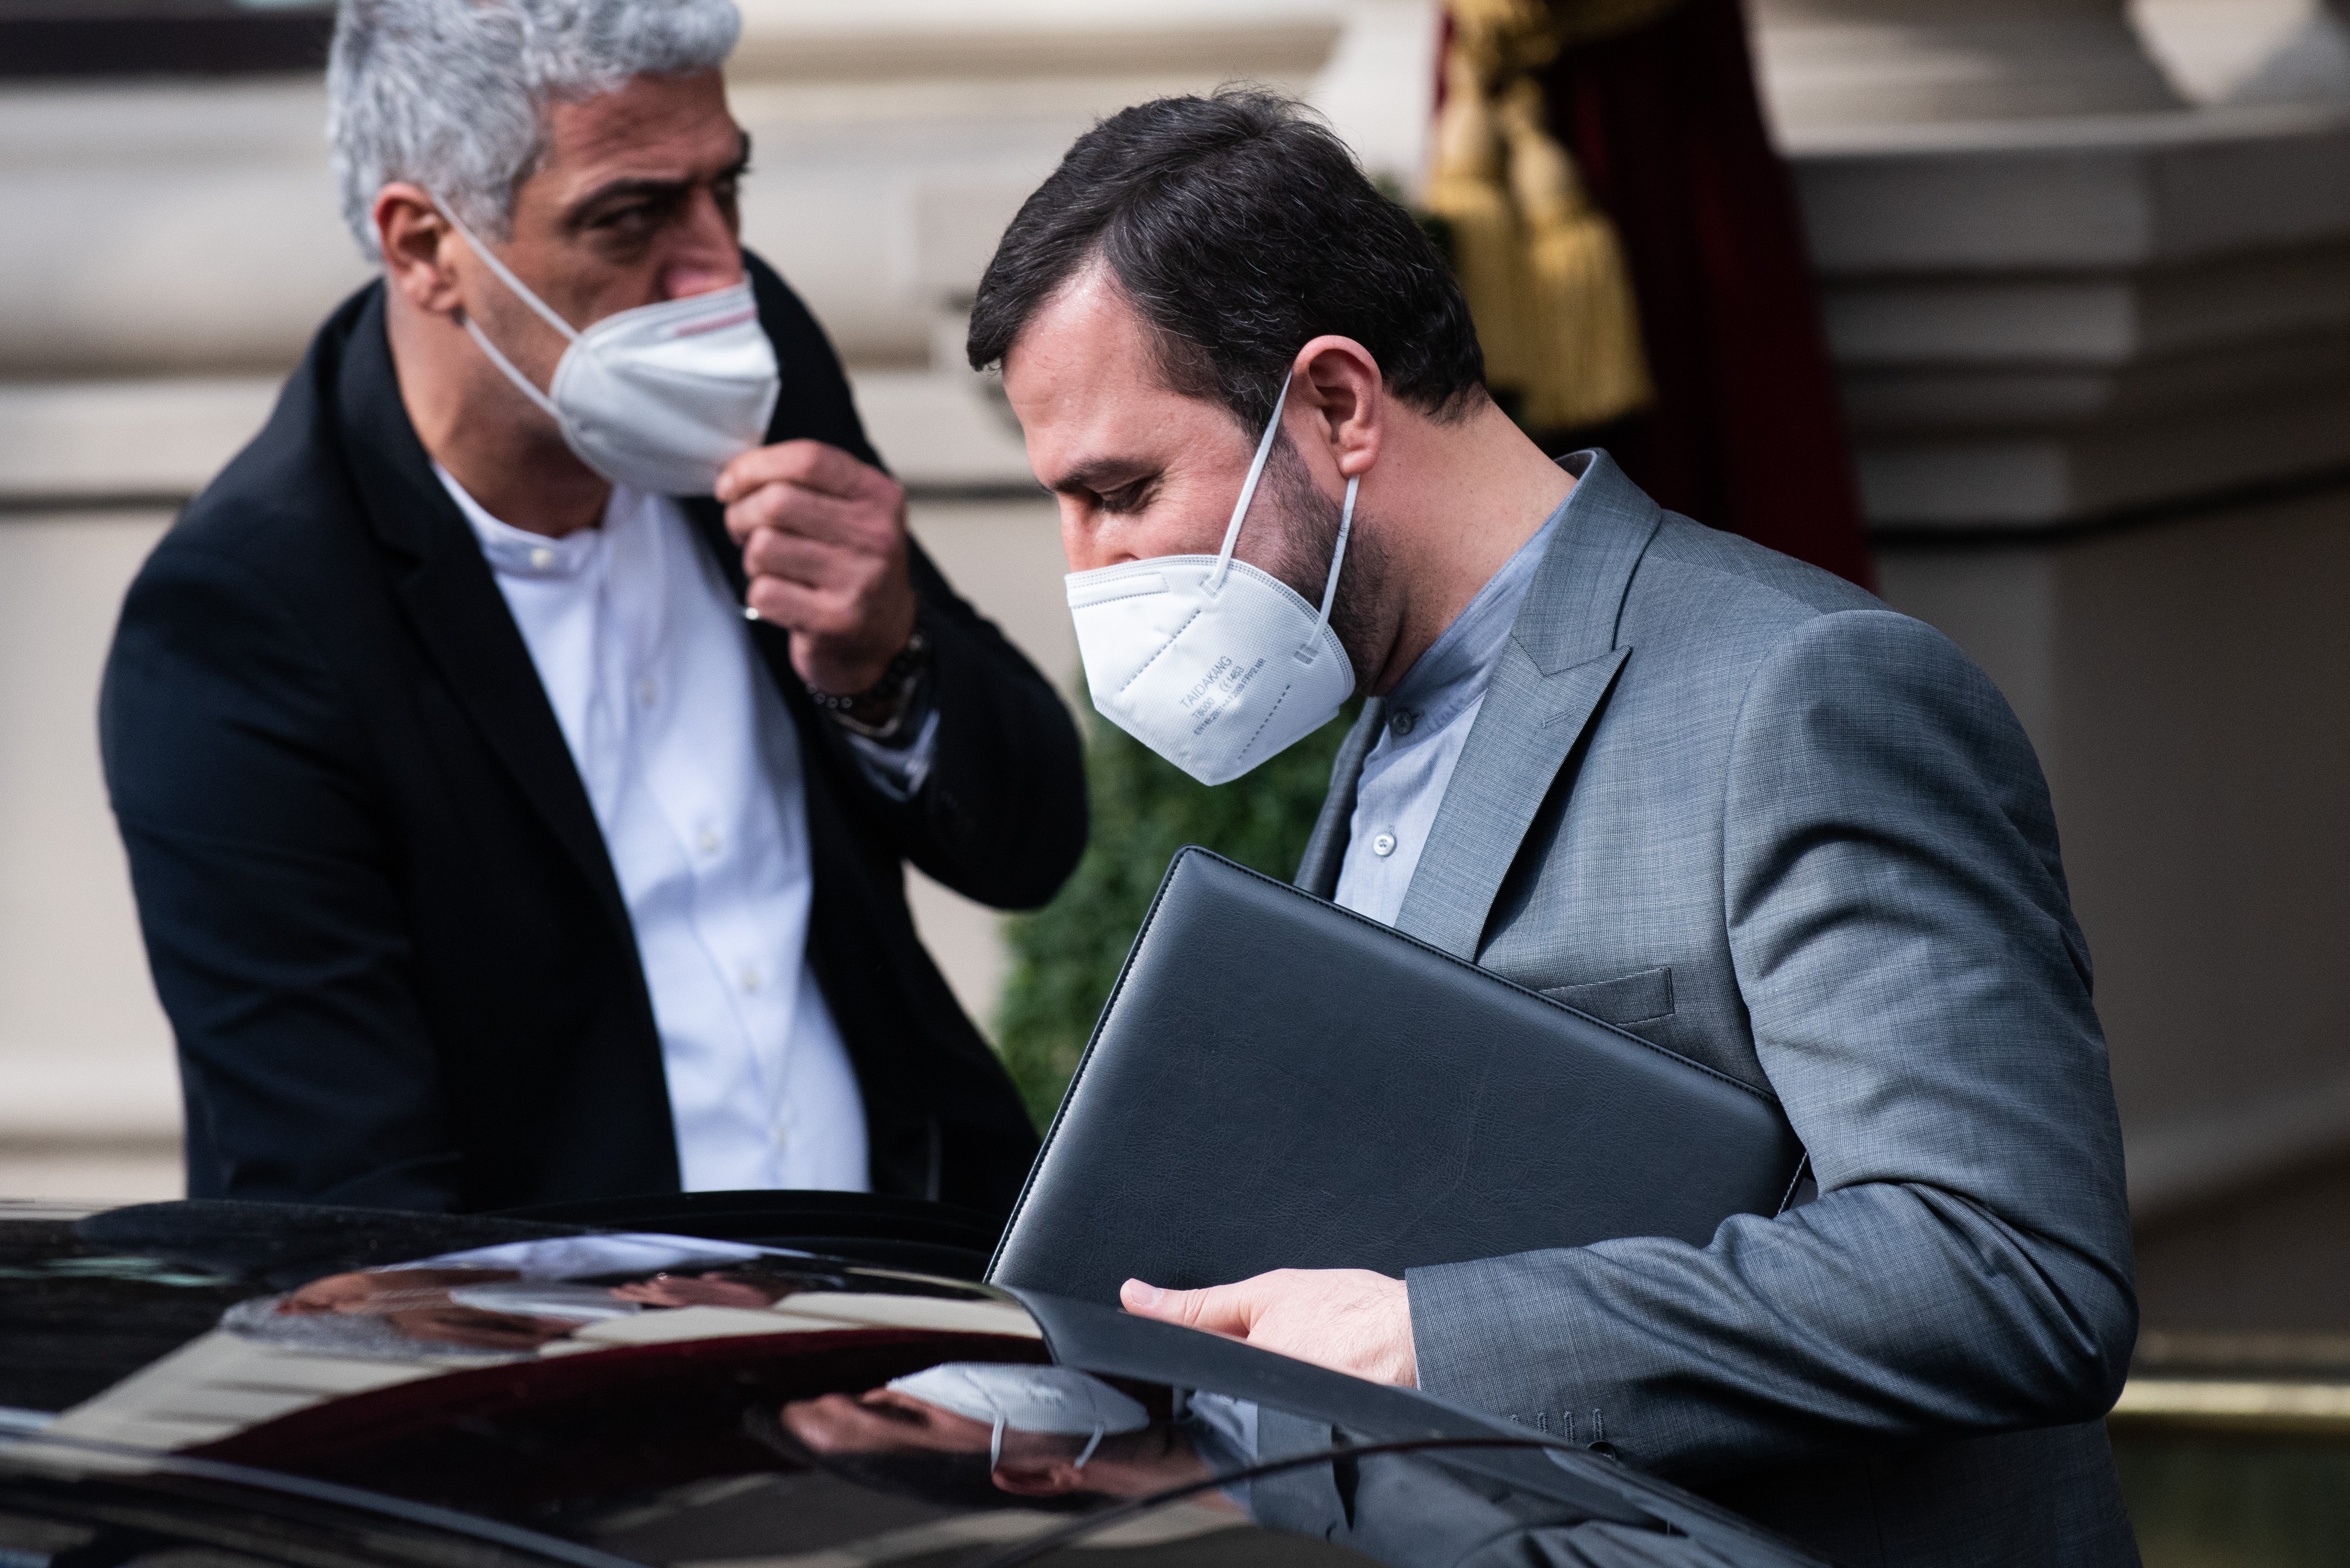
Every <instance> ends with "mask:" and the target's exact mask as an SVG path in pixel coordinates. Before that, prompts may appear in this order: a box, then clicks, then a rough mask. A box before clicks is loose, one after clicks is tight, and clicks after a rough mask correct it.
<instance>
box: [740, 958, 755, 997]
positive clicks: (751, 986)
mask: <svg viewBox="0 0 2350 1568" xmlns="http://www.w3.org/2000/svg"><path fill="white" fill-rule="evenodd" d="M742 980H743V990H744V991H753V992H754V991H757V990H758V989H759V971H757V970H755V969H753V968H751V967H750V966H749V965H747V964H746V965H744V966H743V975H742Z"/></svg>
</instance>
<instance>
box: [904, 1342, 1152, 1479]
mask: <svg viewBox="0 0 2350 1568" xmlns="http://www.w3.org/2000/svg"><path fill="white" fill-rule="evenodd" d="M884 1386H886V1387H887V1388H889V1390H890V1391H891V1392H892V1393H896V1394H903V1395H905V1396H906V1397H908V1398H910V1399H920V1401H921V1402H922V1403H923V1404H925V1405H936V1406H937V1407H939V1408H940V1409H941V1410H951V1411H953V1412H954V1413H955V1414H956V1415H958V1416H961V1417H964V1418H965V1419H967V1420H972V1421H986V1422H988V1423H990V1424H991V1425H992V1426H993V1428H994V1430H993V1434H992V1435H991V1436H990V1437H989V1438H988V1441H987V1468H988V1469H989V1470H991V1471H993V1469H995V1468H996V1467H997V1466H999V1465H1001V1464H1002V1463H1003V1433H1004V1428H1007V1427H1008V1428H1012V1429H1014V1430H1015V1431H1021V1432H1043V1433H1047V1434H1050V1435H1052V1436H1055V1437H1063V1438H1076V1437H1087V1434H1091V1436H1090V1437H1087V1442H1086V1447H1085V1451H1084V1452H1083V1453H1080V1454H1079V1455H1078V1456H1077V1459H1076V1466H1075V1468H1076V1469H1085V1468H1086V1461H1087V1459H1092V1458H1093V1457H1094V1450H1095V1449H1098V1448H1100V1447H1101V1442H1102V1438H1105V1437H1107V1436H1108V1435H1109V1434H1110V1433H1112V1432H1139V1431H1140V1430H1142V1429H1143V1428H1145V1427H1148V1426H1149V1425H1150V1414H1149V1411H1147V1410H1145V1409H1143V1407H1141V1405H1140V1404H1139V1403H1138V1402H1136V1401H1135V1400H1134V1399H1133V1398H1131V1397H1128V1396H1127V1395H1124V1394H1121V1393H1119V1392H1118V1390H1117V1389H1115V1388H1113V1387H1111V1386H1109V1385H1108V1384H1107V1383H1105V1382H1103V1381H1102V1380H1101V1379H1100V1378H1098V1377H1096V1376H1092V1375H1090V1374H1088V1373H1084V1372H1080V1371H1078V1370H1077V1369H1076V1367H1074V1366H1029V1365H1025V1364H1021V1363H1004V1362H997V1361H949V1362H944V1363H941V1365H939V1366H932V1367H929V1368H927V1369H925V1370H923V1371H920V1372H916V1373H913V1374H911V1375H910V1376H905V1377H895V1378H892V1379H890V1380H889V1383H888V1384H886V1385H884Z"/></svg>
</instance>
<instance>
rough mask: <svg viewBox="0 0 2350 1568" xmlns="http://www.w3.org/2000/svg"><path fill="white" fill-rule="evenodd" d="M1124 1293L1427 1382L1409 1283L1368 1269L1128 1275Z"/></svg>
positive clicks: (1122, 1297)
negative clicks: (1204, 1284) (1191, 1284)
mask: <svg viewBox="0 0 2350 1568" xmlns="http://www.w3.org/2000/svg"><path fill="white" fill-rule="evenodd" d="M1118 1300H1119V1301H1120V1302H1122V1303H1125V1306H1126V1310H1127V1311H1128V1312H1130V1313H1133V1314H1137V1315H1138V1316H1141V1317H1155V1318H1160V1319H1163V1320H1165V1321H1166V1322H1168V1323H1180V1324H1183V1325H1184V1326H1185V1327H1187V1328H1204V1329H1207V1330H1210V1331H1211V1332H1212V1333H1216V1334H1230V1335H1232V1337H1233V1338H1235V1339H1244V1340H1246V1341H1248V1342H1249V1343H1250V1344H1251V1345H1255V1346H1257V1347H1258V1348H1259V1349H1261V1350H1272V1351H1278V1352H1279V1353H1280V1354H1282V1355H1294V1356H1295V1357H1296V1358H1297V1359H1298V1360H1300V1361H1311V1362H1314V1363H1315V1364H1316V1365H1318V1366H1328V1367H1333V1368H1336V1370H1338V1371H1340V1372H1350V1373H1352V1374H1354V1375H1355V1376H1357V1377H1367V1378H1369V1379H1371V1380H1372V1381H1373V1382H1375V1383H1400V1384H1402V1385H1403V1386H1406V1387H1408V1388H1410V1387H1417V1386H1419V1361H1418V1360H1417V1358H1416V1357H1414V1355H1412V1348H1411V1303H1410V1298H1409V1295H1407V1294H1406V1293H1405V1290H1404V1282H1402V1281H1401V1280H1391V1279H1389V1278H1388V1277H1387V1275H1385V1274H1375V1273H1373V1272H1370V1271H1369V1270H1367V1269H1275V1270H1274V1272H1271V1273H1269V1274H1259V1275H1257V1276H1256V1277H1255V1278H1254V1279H1248V1280H1243V1281H1241V1282H1239V1283H1238V1284H1231V1285H1213V1286H1211V1287H1210V1288H1208V1289H1206V1290H1203V1291H1162V1290H1160V1289H1159V1287H1158V1286H1157V1285H1147V1284H1144V1283H1143V1282H1141V1281H1140V1280H1128V1281H1127V1282H1126V1284H1125V1285H1124V1286H1123V1287H1122V1288H1121V1289H1120V1290H1119V1291H1118Z"/></svg>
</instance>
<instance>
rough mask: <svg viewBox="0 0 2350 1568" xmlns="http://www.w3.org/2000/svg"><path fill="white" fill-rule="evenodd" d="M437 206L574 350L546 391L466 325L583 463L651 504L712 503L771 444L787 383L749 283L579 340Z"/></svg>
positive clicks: (626, 319) (613, 318)
mask: <svg viewBox="0 0 2350 1568" xmlns="http://www.w3.org/2000/svg"><path fill="white" fill-rule="evenodd" d="M434 205H435V206H439V207H440V212H441V215H442V217H444V218H446V219H448V220H449V222H450V223H451V224H452V226H453V227H454V228H455V229H456V231H457V232H458V233H459V234H463V236H464V239H465V243H466V244H469V245H471V246H472V247H473V254H475V255H477V256H479V257H481V258H482V260H483V262H484V264H486V265H488V267H489V269H490V270H491V271H492V272H494V273H495V274H497V275H498V278H499V280H500V281H501V282H503V283H504V285H505V286H507V287H508V288H510V289H512V290H513V291H514V293H515V297H516V298H517V299H520V300H521V301H522V302H523V303H524V304H525V305H527V306H530V307H531V308H532V309H533V310H536V312H538V314H539V315H540V316H542V317H545V318H546V324H547V325H548V326H550V327H554V328H555V329H556V331H557V332H560V333H562V334H563V336H564V337H566V338H567V339H568V340H569V342H570V345H571V346H570V347H569V348H566V349H565V350H564V351H563V358H562V359H561V360H560V361H559V362H557V364H556V367H555V379H554V382H553V384H552V385H550V386H549V387H548V389H546V391H543V392H542V391H540V390H539V389H538V388H537V387H536V386H535V385H533V384H532V382H531V379H530V378H529V377H527V376H525V375H524V374H523V373H522V372H521V371H520V370H517V369H515V367H514V362H513V361H512V360H510V359H508V358H506V357H505V356H504V354H502V353H500V352H499V351H498V348H497V346H496V345H495V344H494V343H492V342H491V341H490V339H489V337H488V336H487V335H486V334H485V333H484V332H483V330H482V329H481V327H479V326H478V325H477V324H476V323H475V322H474V320H473V316H472V314H471V313H470V312H468V313H467V315H466V317H465V330H466V331H467V332H468V333H470V334H472V335H473V341H474V342H475V343H478V344H480V345H481V348H482V352H483V353H484V354H486V355H488V356H489V358H490V363H492V364H493V365H495V366H496V367H497V368H498V369H501V370H503V371H504V372H505V377H506V379H507V380H509V381H512V382H513V383H514V384H515V387H516V388H518V389H520V390H521V392H522V393H523V395H524V396H525V397H526V398H528V399H529V400H531V401H532V402H534V403H536V404H537V405H538V406H539V407H540V408H542V409H545V410H546V412H547V413H548V415H549V416H550V417H552V418H553V419H554V421H555V423H556V428H558V429H559V430H561V431H562V432H563V441H564V444H565V445H567V446H568V447H569V448H570V449H571V450H572V452H574V453H575V454H576V455H577V457H578V459H579V461H580V462H584V463H586V464H587V466H588V467H589V468H592V469H594V470H595V471H596V472H598V473H599V474H602V475H603V476H604V477H605V478H606V479H608V480H610V481H611V482H612V483H615V484H622V485H626V486H628V487H629V489H631V490H639V491H643V492H645V493H648V494H652V495H707V494H709V493H711V491H712V488H713V487H715V486H716V484H717V483H718V474H719V471H720V470H722V469H723V468H724V467H725V466H726V465H727V463H729V462H732V461H733V459H735V458H736V457H739V456H740V455H742V454H743V452H748V451H750V450H751V449H752V448H753V447H754V446H757V445H758V444H759V443H760V442H761V441H764V439H765V438H766V433H767V421H768V420H769V419H770V418H771V417H772V416H773V415H774V413H775V399H776V396H777V394H778V393H779V391H780V390H781V388H782V377H781V374H780V373H779V371H778V370H777V369H776V366H775V346H774V345H773V344H772V343H770V342H768V341H767V335H766V333H765V332H764V331H762V330H761V329H760V327H759V309H758V306H757V305H756V304H755V303H754V300H753V299H752V296H751V284H750V280H749V279H748V278H745V279H744V280H743V282H741V283H738V284H736V285H734V286H733V287H732V288H721V289H715V290H712V292H711V293H708V294H694V295H688V296H686V297H685V298H683V299H667V300H662V301H661V302H660V303H659V304H657V305H641V306H637V307H636V308H635V309H633V310H622V311H616V312H614V313H613V314H612V315H610V316H608V317H604V319H603V320H601V321H598V322H597V323H595V324H594V325H593V326H591V327H588V328H587V330H586V331H585V332H580V331H575V330H574V329H573V328H572V326H571V324H570V323H569V322H567V321H566V320H564V319H563V317H560V316H557V315H556V313H555V311H554V310H553V309H552V308H550V307H549V306H548V305H547V304H546V301H545V300H543V299H541V298H539V297H538V296H537V295H536V294H533V293H532V292H531V291H530V289H529V288H528V287H527V286H525V284H524V283H523V281H522V279H520V278H518V277H516V276H515V275H514V274H513V273H512V272H511V271H509V270H508V269H507V267H506V265H505V263H504V262H502V261H500V260H499V259H498V258H497V257H496V256H495V255H494V254H491V251H490V248H489V246H487V245H485V244H482V242H481V241H479V240H477V239H475V238H474V237H473V231H472V230H470V229H468V228H466V227H465V225H464V224H463V223H460V222H458V220H457V216H456V214H455V213H452V212H450V211H449V209H448V208H447V207H445V206H441V205H440V203H439V202H435V203H434Z"/></svg>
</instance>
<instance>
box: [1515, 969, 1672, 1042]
mask: <svg viewBox="0 0 2350 1568" xmlns="http://www.w3.org/2000/svg"><path fill="white" fill-rule="evenodd" d="M1543 994H1544V996H1547V997H1549V998H1550V999H1551V1000H1552V1001H1553V1002H1565V1003H1566V1004H1567V1005H1568V1006H1569V1007H1572V1008H1574V1009H1575V1011H1576V1012H1588V1013H1589V1014H1591V1016H1592V1017H1594V1018H1596V1019H1599V1020H1600V1021H1602V1022H1603V1023H1613V1024H1615V1025H1616V1026H1617V1028H1619V1029H1620V1028H1628V1027H1630V1026H1631V1025H1632V1024H1635V1023H1653V1022H1655V1021H1656V1020H1657V1019H1659V1018H1669V1017H1671V1016H1672V1012H1673V971H1672V966H1671V965H1669V964H1667V965H1664V966H1662V967H1660V968H1657V969H1641V970H1634V971H1632V972H1631V973H1630V974H1619V975H1617V977H1616V978H1615V979H1613V980H1594V981H1586V982H1584V983H1583V984H1581V985H1554V986H1548V987H1545V988H1544V991H1543Z"/></svg>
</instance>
